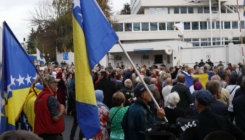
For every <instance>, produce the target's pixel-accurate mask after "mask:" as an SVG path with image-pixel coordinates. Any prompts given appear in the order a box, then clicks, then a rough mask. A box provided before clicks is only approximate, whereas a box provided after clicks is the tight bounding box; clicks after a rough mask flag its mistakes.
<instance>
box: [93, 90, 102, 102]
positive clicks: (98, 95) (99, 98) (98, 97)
mask: <svg viewBox="0 0 245 140" xmlns="http://www.w3.org/2000/svg"><path fill="white" fill-rule="evenodd" d="M95 96H96V101H97V102H103V100H104V92H103V91H102V90H95Z"/></svg>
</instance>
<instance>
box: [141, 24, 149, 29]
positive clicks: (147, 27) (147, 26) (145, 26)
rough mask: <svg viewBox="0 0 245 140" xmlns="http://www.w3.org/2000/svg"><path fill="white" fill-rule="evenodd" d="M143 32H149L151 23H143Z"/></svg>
mask: <svg viewBox="0 0 245 140" xmlns="http://www.w3.org/2000/svg"><path fill="white" fill-rule="evenodd" d="M142 31H149V23H142Z"/></svg>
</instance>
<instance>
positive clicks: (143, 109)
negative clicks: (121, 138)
mask: <svg viewBox="0 0 245 140" xmlns="http://www.w3.org/2000/svg"><path fill="white" fill-rule="evenodd" d="M150 94H151V93H148V91H147V89H146V87H145V86H144V85H143V84H139V85H137V86H136V87H135V89H134V95H135V96H136V97H137V100H136V101H135V102H134V103H133V104H132V105H131V106H130V107H129V109H128V111H127V112H126V114H125V116H124V118H123V120H122V123H121V124H122V128H123V130H124V135H125V140H145V139H146V135H145V132H146V131H147V129H148V128H149V127H151V126H152V125H153V124H154V120H155V118H154V117H155V116H154V115H153V113H152V112H151V111H150V109H149V107H148V104H149V103H150V102H151V101H152V98H151V96H150ZM164 116H165V113H164V110H163V109H162V108H161V109H158V110H157V117H158V118H159V119H163V118H164Z"/></svg>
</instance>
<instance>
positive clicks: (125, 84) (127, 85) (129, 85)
mask: <svg viewBox="0 0 245 140" xmlns="http://www.w3.org/2000/svg"><path fill="white" fill-rule="evenodd" d="M124 86H125V87H127V88H131V87H132V81H131V80H130V79H126V80H125V81H124Z"/></svg>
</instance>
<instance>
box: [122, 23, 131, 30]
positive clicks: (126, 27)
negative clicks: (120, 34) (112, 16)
mask: <svg viewBox="0 0 245 140" xmlns="http://www.w3.org/2000/svg"><path fill="white" fill-rule="evenodd" d="M124 25H125V26H124V27H125V31H126V32H128V31H132V23H125V24H124Z"/></svg>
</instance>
